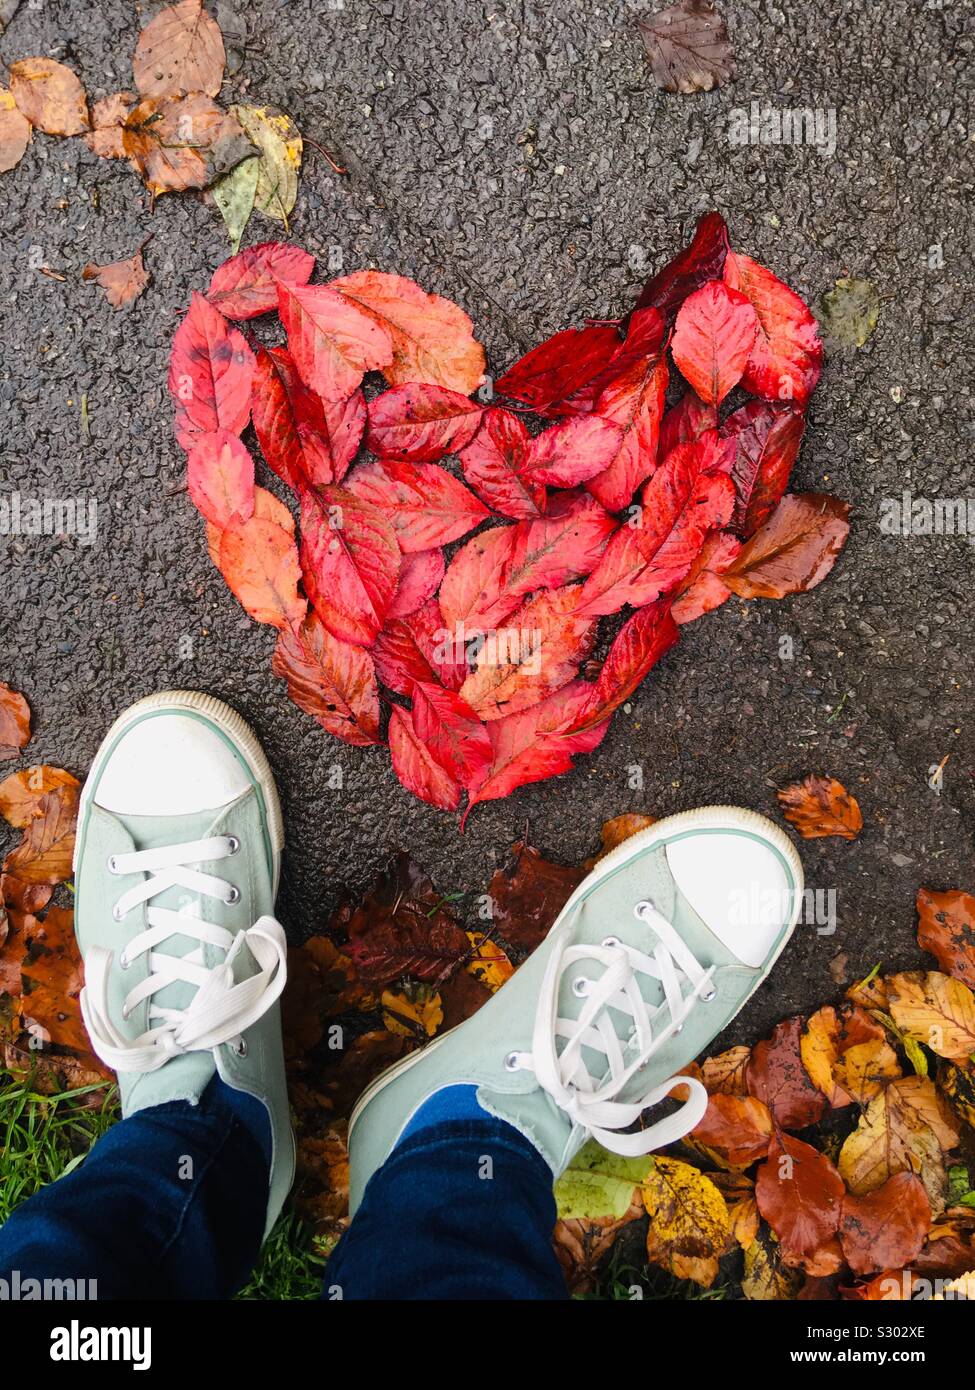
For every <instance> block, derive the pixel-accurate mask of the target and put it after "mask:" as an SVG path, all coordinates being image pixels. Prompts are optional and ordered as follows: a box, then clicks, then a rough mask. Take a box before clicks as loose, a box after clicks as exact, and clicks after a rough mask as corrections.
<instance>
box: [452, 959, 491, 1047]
mask: <svg viewBox="0 0 975 1390" xmlns="http://www.w3.org/2000/svg"><path fill="white" fill-rule="evenodd" d="M469 972H470V967H469V966H468V968H467V970H458V971H457V973H456V975H452V976H451V977H450V979H449V980H448V981H447V983H446V984H445V985H443V986H442V987H441V990H440V998H441V1000H442V1002H443V1032H445V1033H446V1032H447V1031H448V1030H449V1029H451V1028H456V1027H457V1024H458V1023H463V1022H464V1020H465V1019H468V1018H471V1017H472V1015H474V1014H476V1013H477V1011H478V1009H481V1008H483V1007H484V1005H485V1004H486V1003H487V1002H488V1000H489V999H490V998H491V991H490V990H489V989H488V988H487V987H486V986H485V985H484V984H483V983H482V982H481V981H480V980H479V979H477V978H476V977H475V976H474V975H472V974H470V973H469Z"/></svg>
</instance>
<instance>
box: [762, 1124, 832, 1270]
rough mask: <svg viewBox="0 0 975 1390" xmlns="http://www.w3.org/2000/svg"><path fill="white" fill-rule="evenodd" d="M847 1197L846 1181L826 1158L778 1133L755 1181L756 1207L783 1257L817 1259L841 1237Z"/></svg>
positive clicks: (811, 1148)
mask: <svg viewBox="0 0 975 1390" xmlns="http://www.w3.org/2000/svg"><path fill="white" fill-rule="evenodd" d="M844 1192H845V1188H844V1186H843V1179H842V1178H841V1177H840V1175H839V1173H838V1172H837V1171H836V1169H835V1168H834V1166H833V1164H832V1163H830V1161H829V1159H828V1158H827V1157H826V1155H825V1154H822V1153H820V1152H819V1150H818V1149H814V1148H813V1146H812V1145H811V1144H805V1143H803V1141H802V1140H801V1139H794V1138H793V1137H792V1135H791V1134H783V1133H782V1132H781V1130H780V1131H777V1132H776V1134H775V1135H774V1137H773V1139H772V1142H771V1144H770V1145H769V1151H768V1159H767V1160H766V1162H765V1163H762V1164H760V1165H759V1168H758V1171H757V1173H756V1176H755V1201H756V1202H757V1204H758V1209H759V1211H760V1212H761V1214H762V1216H764V1218H765V1220H766V1221H767V1222H768V1223H769V1225H770V1226H771V1228H772V1230H773V1231H774V1232H775V1234H776V1236H777V1237H778V1239H779V1244H780V1245H781V1247H782V1251H783V1254H785V1255H788V1256H794V1257H796V1258H802V1257H804V1256H809V1255H813V1254H814V1253H815V1252H816V1251H817V1250H819V1249H820V1248H821V1247H822V1246H823V1245H825V1244H826V1242H827V1241H828V1240H830V1239H831V1238H832V1237H833V1236H834V1235H835V1234H836V1231H837V1228H838V1227H839V1224H840V1211H841V1206H842V1202H843V1194H844Z"/></svg>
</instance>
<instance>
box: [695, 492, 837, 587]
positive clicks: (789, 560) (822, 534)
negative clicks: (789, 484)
mask: <svg viewBox="0 0 975 1390" xmlns="http://www.w3.org/2000/svg"><path fill="white" fill-rule="evenodd" d="M849 511H850V508H849V504H848V503H846V502H841V501H840V499H839V498H838V497H831V496H829V494H828V493H821V492H803V493H786V495H785V497H783V498H782V501H781V502H780V503H779V505H778V506H777V507H776V509H775V511H774V512H773V513H772V515H771V516H770V517H769V519H768V521H767V522H766V523H765V525H764V526H763V527H762V528H761V530H760V531H756V533H755V535H754V536H752V538H751V540H749V541H746V543H745V544H744V545H743V546H742V548H741V551H740V552H739V554H738V556H737V558H736V559H734V560H733V561H732V562H731V564H730V565H729V566H728V568H727V569H726V570H722V572H721V582H722V583H723V584H724V585H725V586H726V587H727V588H729V589H731V591H732V592H733V593H735V594H737V595H738V596H739V598H785V596H786V595H787V594H800V593H801V594H804V593H806V592H808V590H810V589H815V587H816V585H817V584H820V583H822V581H823V580H824V579H825V578H826V576H827V575H828V574H829V572H830V570H831V569H832V568H833V566H834V564H835V563H836V559H837V556H838V555H839V553H840V551H841V550H842V549H843V546H844V545H845V544H846V538H847V535H848V534H849V531H850V523H849V521H848V520H847V517H848V515H849Z"/></svg>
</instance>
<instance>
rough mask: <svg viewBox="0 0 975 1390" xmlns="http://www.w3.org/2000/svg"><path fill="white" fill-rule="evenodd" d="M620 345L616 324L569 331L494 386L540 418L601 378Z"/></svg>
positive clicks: (518, 364)
mask: <svg viewBox="0 0 975 1390" xmlns="http://www.w3.org/2000/svg"><path fill="white" fill-rule="evenodd" d="M718 273H719V274H720V270H719V272H718ZM641 307H642V306H641ZM619 343H620V339H619V334H618V333H617V331H616V329H615V328H614V327H613V326H612V325H608V324H591V325H590V326H588V327H586V328H567V329H565V330H564V331H563V332H562V333H556V334H555V336H554V337H553V338H548V339H547V340H546V341H545V342H544V343H540V344H539V346H538V347H536V348H532V350H531V352H529V353H526V355H525V356H524V357H522V358H520V359H519V360H518V361H517V362H516V363H515V364H514V365H513V366H511V367H509V368H508V370H507V371H506V372H505V373H504V375H503V376H500V377H499V378H498V379H497V381H496V382H495V383H494V386H495V390H496V391H498V393H499V394H500V395H502V396H510V397H511V399H512V400H515V401H521V402H522V403H523V404H524V405H527V406H530V407H531V409H532V410H534V411H536V413H537V414H539V415H545V414H548V413H549V411H550V408H551V407H553V406H557V404H558V402H560V401H563V400H564V399H565V398H566V397H567V396H571V395H572V394H573V393H574V392H575V391H578V390H579V389H580V388H581V387H582V386H584V385H585V384H586V383H587V382H588V381H590V380H591V379H592V378H593V377H594V376H595V375H597V373H598V372H600V371H601V370H602V369H603V368H604V367H605V366H606V364H607V362H608V361H609V360H610V358H611V357H612V355H613V353H614V352H615V351H616V349H617V348H618V347H619ZM552 413H559V412H558V411H553V412H552Z"/></svg>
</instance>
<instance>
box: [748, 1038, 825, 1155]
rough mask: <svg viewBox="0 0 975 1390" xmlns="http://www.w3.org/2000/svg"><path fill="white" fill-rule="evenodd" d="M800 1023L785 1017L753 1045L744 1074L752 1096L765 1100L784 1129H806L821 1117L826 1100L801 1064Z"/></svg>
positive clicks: (777, 1122)
mask: <svg viewBox="0 0 975 1390" xmlns="http://www.w3.org/2000/svg"><path fill="white" fill-rule="evenodd" d="M802 1027H803V1020H802V1019H801V1018H788V1019H786V1020H785V1021H784V1022H782V1023H780V1024H778V1025H777V1026H776V1027H775V1028H774V1029H773V1030H772V1035H771V1037H770V1038H765V1039H763V1040H762V1041H761V1042H759V1043H756V1044H755V1046H754V1047H753V1048H752V1054H751V1057H750V1058H749V1060H748V1065H747V1068H746V1071H745V1076H746V1080H747V1084H748V1090H749V1092H750V1094H751V1095H753V1096H756V1097H757V1098H758V1099H759V1100H761V1101H764V1103H765V1104H766V1105H767V1106H768V1108H769V1110H770V1111H771V1112H772V1116H773V1118H774V1119H775V1122H776V1124H778V1125H781V1126H782V1127H783V1129H805V1128H806V1126H807V1125H811V1124H815V1123H816V1121H817V1120H818V1119H820V1118H821V1117H822V1114H823V1110H824V1109H825V1106H826V1101H825V1098H824V1096H823V1095H822V1093H821V1092H820V1091H819V1090H818V1089H817V1088H816V1087H815V1086H814V1085H813V1083H812V1081H810V1079H809V1076H808V1074H807V1072H806V1069H805V1067H804V1066H803V1064H802V1054H801V1052H800V1041H801V1037H802Z"/></svg>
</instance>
